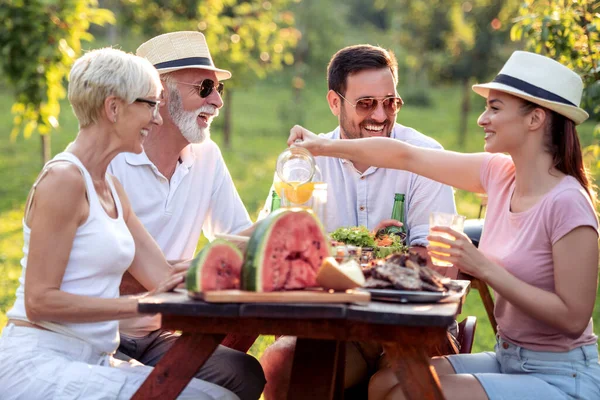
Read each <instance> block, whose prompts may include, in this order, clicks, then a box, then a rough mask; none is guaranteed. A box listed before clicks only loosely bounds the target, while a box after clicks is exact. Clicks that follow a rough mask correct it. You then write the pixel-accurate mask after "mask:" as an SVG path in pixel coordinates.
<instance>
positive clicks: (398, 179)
mask: <svg viewBox="0 0 600 400" xmlns="http://www.w3.org/2000/svg"><path fill="white" fill-rule="evenodd" d="M320 136H323V137H327V138H331V139H340V128H339V127H337V128H336V129H335V130H334V131H332V132H329V133H325V134H321V135H320ZM391 137H392V138H394V139H397V140H402V141H403V142H406V143H410V144H412V145H415V146H420V147H428V148H436V149H441V148H442V146H441V145H440V144H439V143H438V142H437V141H435V140H434V139H432V138H430V137H428V136H425V135H423V134H422V133H420V132H417V131H416V130H414V129H412V128H408V127H405V126H403V125H400V124H395V126H394V129H393V130H392V134H391ZM316 162H317V165H318V166H319V169H320V170H321V174H322V176H323V181H324V182H326V183H327V187H328V196H327V197H328V204H327V220H326V221H324V225H325V229H326V230H327V232H331V231H334V230H335V229H337V228H340V227H343V226H358V225H364V226H366V227H367V228H368V229H369V230H373V229H375V227H376V226H377V224H379V222H381V221H382V220H384V219H390V218H391V215H392V207H393V204H394V194H395V193H404V195H405V200H404V207H405V208H404V210H405V218H406V226H407V230H408V240H407V243H409V244H410V245H412V246H414V245H423V246H425V245H427V244H428V242H427V239H426V237H427V234H428V233H429V214H430V213H431V212H432V211H444V212H449V213H455V212H456V205H455V203H454V193H453V191H452V188H451V187H450V186H447V185H442V184H441V183H438V182H436V181H433V180H431V179H427V178H424V177H422V176H420V175H417V174H414V173H412V172H407V171H400V170H395V169H386V168H376V167H369V168H368V169H367V170H365V172H364V173H362V174H361V173H360V172H358V171H357V170H356V168H354V164H352V162H350V161H348V160H344V159H340V158H333V157H316ZM269 193H271V191H269ZM270 207H271V202H270V197H269V198H268V199H267V202H266V204H265V210H263V212H262V213H261V217H262V216H264V215H266V214H268V212H269V209H270Z"/></svg>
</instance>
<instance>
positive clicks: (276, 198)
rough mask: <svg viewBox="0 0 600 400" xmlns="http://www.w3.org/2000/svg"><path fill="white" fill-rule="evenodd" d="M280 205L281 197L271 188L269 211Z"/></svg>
mask: <svg viewBox="0 0 600 400" xmlns="http://www.w3.org/2000/svg"><path fill="white" fill-rule="evenodd" d="M280 207H281V198H280V197H279V195H278V194H277V191H276V190H273V193H272V196H271V212H273V211H275V210H277V209H278V208H280Z"/></svg>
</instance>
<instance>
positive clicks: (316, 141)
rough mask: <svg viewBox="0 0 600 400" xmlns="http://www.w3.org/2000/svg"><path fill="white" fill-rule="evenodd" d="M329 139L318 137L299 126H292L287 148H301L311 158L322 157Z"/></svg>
mask: <svg viewBox="0 0 600 400" xmlns="http://www.w3.org/2000/svg"><path fill="white" fill-rule="evenodd" d="M328 141H329V139H326V138H323V137H319V136H317V135H315V134H314V133H312V132H311V131H309V130H308V129H306V128H303V127H301V126H300V125H294V127H293V128H292V129H291V130H290V136H289V137H288V141H287V144H288V146H296V147H302V148H305V149H306V150H308V151H310V152H311V154H312V155H313V156H320V155H324V153H323V150H324V147H325V145H326V144H327V142H328Z"/></svg>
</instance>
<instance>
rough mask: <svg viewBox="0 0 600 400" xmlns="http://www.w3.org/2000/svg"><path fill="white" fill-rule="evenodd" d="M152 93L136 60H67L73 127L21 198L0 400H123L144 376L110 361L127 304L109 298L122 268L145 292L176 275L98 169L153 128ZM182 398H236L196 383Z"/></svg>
mask: <svg viewBox="0 0 600 400" xmlns="http://www.w3.org/2000/svg"><path fill="white" fill-rule="evenodd" d="M161 91H162V86H161V83H160V79H159V76H158V73H157V71H156V70H155V69H154V67H153V66H152V65H151V64H150V63H149V62H148V61H147V60H145V59H142V58H140V57H137V56H134V55H131V54H127V53H124V52H122V51H119V50H115V49H101V50H96V51H92V52H90V53H87V54H86V55H85V56H83V57H81V58H80V59H79V60H77V61H76V62H75V64H74V66H73V68H72V70H71V75H70V84H69V101H70V102H71V105H72V107H73V111H74V112H75V115H76V116H77V118H78V120H79V126H80V129H79V133H78V134H77V138H76V139H75V141H74V142H73V143H71V145H69V147H68V148H67V150H66V151H65V152H63V153H60V154H58V155H57V156H56V157H55V158H54V159H53V160H52V161H50V162H49V163H48V164H46V166H45V167H44V169H43V171H42V172H41V174H40V176H39V177H38V179H37V180H36V182H35V184H34V185H33V188H32V189H31V192H30V194H29V198H28V200H27V205H26V208H25V216H24V218H23V235H24V248H23V250H24V256H23V259H22V260H21V265H22V268H23V270H22V275H21V278H20V286H19V288H18V289H17V293H16V301H15V304H14V306H13V308H12V309H11V310H10V311H9V312H8V313H7V316H8V318H9V321H8V325H7V327H6V328H4V330H3V332H2V337H1V338H0V387H2V395H1V397H2V398H3V399H38V398H61V399H75V398H77V399H80V398H85V399H128V398H130V397H131V396H132V395H133V394H134V393H135V391H136V390H137V388H139V386H140V385H141V384H142V382H143V381H144V379H145V378H146V377H147V375H148V374H149V373H150V371H151V368H150V367H145V366H142V365H140V364H138V365H134V364H128V363H124V362H118V361H116V360H114V359H113V358H112V356H111V355H112V354H113V353H114V351H115V350H116V348H117V347H118V345H119V334H118V321H117V320H119V319H124V318H130V317H134V316H136V315H137V314H138V313H137V304H138V298H136V297H119V284H120V282H121V277H122V275H123V273H124V272H125V271H126V270H129V271H130V272H131V273H132V275H133V276H135V277H136V278H137V279H138V280H139V281H140V282H141V283H142V284H143V285H144V286H145V287H147V288H150V289H152V291H153V292H155V293H156V292H162V291H166V290H170V289H172V288H173V287H175V286H176V285H177V284H179V283H181V282H182V281H183V275H182V273H173V271H172V269H171V268H170V267H169V266H168V263H167V261H166V260H165V259H164V257H163V255H162V253H161V251H160V249H159V247H158V246H157V245H156V243H155V242H154V240H153V239H152V238H151V236H150V235H149V234H148V233H147V232H146V231H145V230H144V228H143V226H142V225H141V223H140V222H139V220H138V219H137V217H136V216H135V214H134V213H133V212H132V211H131V207H130V205H129V202H128V200H127V196H126V195H125V192H124V191H123V189H122V187H121V185H120V184H119V182H118V181H117V180H116V179H114V178H113V177H111V176H110V175H108V174H107V173H106V170H107V166H108V164H109V163H110V161H111V160H112V159H113V158H114V157H115V155H117V154H119V153H121V152H134V153H140V152H141V151H142V142H143V139H144V137H145V136H146V135H147V134H148V132H149V131H150V130H151V129H152V128H153V126H155V125H161V124H162V119H161V117H160V114H159V113H158V107H159V106H160V94H161ZM160 264H162V265H160ZM182 397H186V398H199V399H235V398H237V396H235V395H234V394H232V393H231V392H229V391H227V390H226V389H223V388H221V387H219V386H216V385H213V384H210V383H207V382H203V381H200V380H193V381H192V382H191V383H190V385H188V387H187V388H186V389H185V391H184V392H183V394H182Z"/></svg>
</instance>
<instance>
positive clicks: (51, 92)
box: [0, 0, 114, 162]
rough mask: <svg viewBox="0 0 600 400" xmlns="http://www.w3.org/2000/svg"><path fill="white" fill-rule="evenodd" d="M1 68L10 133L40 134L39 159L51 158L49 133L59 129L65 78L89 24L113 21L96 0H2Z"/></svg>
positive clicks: (84, 37)
mask: <svg viewBox="0 0 600 400" xmlns="http://www.w3.org/2000/svg"><path fill="white" fill-rule="evenodd" d="M1 1H2V5H1V6H0V52H1V53H0V54H1V55H2V57H0V70H1V71H2V72H3V73H4V76H5V77H6V78H7V80H8V83H9V85H10V86H11V87H12V88H13V89H14V92H15V98H16V100H15V103H14V104H13V107H12V113H13V115H14V127H13V130H12V132H11V138H13V139H14V138H15V137H16V136H17V135H18V134H19V132H21V130H22V131H23V135H24V136H25V137H26V138H28V137H30V136H31V134H32V133H33V132H34V131H37V132H39V133H40V135H41V139H42V159H43V160H44V162H46V161H48V160H49V159H50V134H51V132H52V130H53V129H56V128H58V115H59V113H60V100H61V99H63V98H64V97H65V95H66V91H65V88H64V81H65V78H66V77H67V75H68V73H69V70H70V67H71V65H72V63H73V61H74V60H75V59H76V58H77V56H78V55H79V54H80V52H81V41H82V40H91V39H93V37H92V36H91V35H90V34H89V33H88V29H89V27H90V24H92V23H93V24H106V23H114V16H113V14H112V13H111V12H110V11H108V10H104V9H100V8H98V7H97V2H96V0H1Z"/></svg>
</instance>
